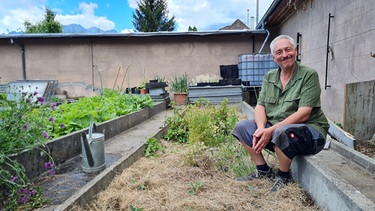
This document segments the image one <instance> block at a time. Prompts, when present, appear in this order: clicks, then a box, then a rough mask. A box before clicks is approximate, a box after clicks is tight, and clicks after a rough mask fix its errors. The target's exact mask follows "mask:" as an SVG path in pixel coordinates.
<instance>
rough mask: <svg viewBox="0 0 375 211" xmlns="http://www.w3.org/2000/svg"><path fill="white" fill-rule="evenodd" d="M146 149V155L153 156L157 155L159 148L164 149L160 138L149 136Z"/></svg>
mask: <svg viewBox="0 0 375 211" xmlns="http://www.w3.org/2000/svg"><path fill="white" fill-rule="evenodd" d="M146 145H147V147H146V150H145V156H146V157H151V156H157V154H156V152H157V151H158V150H161V149H163V146H162V145H161V143H160V140H159V139H157V138H148V139H147V142H146Z"/></svg>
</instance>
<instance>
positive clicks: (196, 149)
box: [181, 142, 208, 166]
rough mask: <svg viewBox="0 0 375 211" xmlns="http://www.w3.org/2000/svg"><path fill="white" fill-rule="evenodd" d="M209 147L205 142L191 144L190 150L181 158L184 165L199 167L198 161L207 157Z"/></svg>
mask: <svg viewBox="0 0 375 211" xmlns="http://www.w3.org/2000/svg"><path fill="white" fill-rule="evenodd" d="M207 149H208V147H207V146H206V145H204V143H203V142H196V143H192V144H190V147H189V150H188V151H187V152H185V153H184V154H183V156H182V157H181V159H182V161H183V164H186V165H190V166H198V161H199V159H200V158H201V157H203V156H204V155H205V152H206V150H207Z"/></svg>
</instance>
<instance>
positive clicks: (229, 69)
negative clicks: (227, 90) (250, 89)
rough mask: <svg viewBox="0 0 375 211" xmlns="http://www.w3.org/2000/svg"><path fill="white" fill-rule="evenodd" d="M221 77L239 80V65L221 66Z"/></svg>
mask: <svg viewBox="0 0 375 211" xmlns="http://www.w3.org/2000/svg"><path fill="white" fill-rule="evenodd" d="M220 76H221V77H222V78H223V79H237V78H238V65H237V64H233V65H220Z"/></svg>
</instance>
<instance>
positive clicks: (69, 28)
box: [63, 24, 117, 34]
mask: <svg viewBox="0 0 375 211" xmlns="http://www.w3.org/2000/svg"><path fill="white" fill-rule="evenodd" d="M63 33H91V34H95V33H117V31H116V30H114V29H112V30H101V29H99V28H98V27H91V28H89V29H86V28H84V27H83V26H81V25H79V24H69V25H66V26H63Z"/></svg>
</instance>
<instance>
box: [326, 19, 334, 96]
mask: <svg viewBox="0 0 375 211" xmlns="http://www.w3.org/2000/svg"><path fill="white" fill-rule="evenodd" d="M334 17H335V16H333V15H331V13H329V16H328V34H327V55H326V75H325V81H324V89H325V90H327V87H331V85H328V82H327V78H328V56H329V53H330V47H329V31H330V28H331V18H334Z"/></svg>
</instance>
